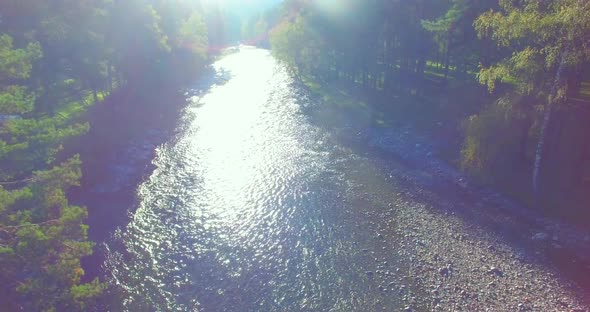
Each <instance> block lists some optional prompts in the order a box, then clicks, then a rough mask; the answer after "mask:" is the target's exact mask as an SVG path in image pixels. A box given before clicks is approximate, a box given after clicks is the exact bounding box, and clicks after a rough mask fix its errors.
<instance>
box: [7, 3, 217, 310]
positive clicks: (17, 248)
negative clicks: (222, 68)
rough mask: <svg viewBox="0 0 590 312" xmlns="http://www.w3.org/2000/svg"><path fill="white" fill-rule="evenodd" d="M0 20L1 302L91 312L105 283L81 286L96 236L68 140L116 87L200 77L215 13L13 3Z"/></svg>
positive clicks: (195, 8) (165, 6)
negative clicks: (71, 198)
mask: <svg viewBox="0 0 590 312" xmlns="http://www.w3.org/2000/svg"><path fill="white" fill-rule="evenodd" d="M0 16H1V18H0V42H1V43H0V118H1V119H0V180H1V181H2V182H0V280H1V281H2V291H1V294H0V302H2V305H3V309H7V310H20V309H24V310H25V311H76V310H85V309H87V308H88V307H89V306H91V303H92V302H93V300H95V299H96V297H97V296H98V295H99V294H100V293H101V291H102V289H103V285H102V284H101V282H99V281H98V279H95V280H93V281H89V282H82V277H83V275H84V270H83V269H82V267H81V265H80V259H81V258H82V257H84V256H87V255H89V254H91V253H92V250H93V244H94V243H93V242H91V241H89V240H88V237H87V230H88V227H87V225H85V220H86V218H87V211H86V208H85V207H78V206H75V205H71V204H69V203H68V197H67V191H68V189H69V188H71V187H72V186H77V185H79V181H80V177H81V174H82V172H81V167H80V166H81V161H82V160H81V159H80V157H79V156H78V155H77V154H76V153H71V151H70V150H69V149H67V148H64V146H67V145H68V144H69V142H71V140H72V139H73V138H75V137H76V136H80V135H82V134H83V133H85V132H87V131H88V129H89V124H88V122H87V116H86V113H87V112H88V110H89V108H90V107H91V106H93V105H98V103H102V102H103V101H104V100H105V99H107V98H108V97H109V96H110V95H111V94H113V93H116V92H118V90H122V89H125V88H130V86H133V87H134V88H142V87H148V84H150V83H151V84H153V83H155V82H150V81H148V79H146V78H145V77H154V79H155V80H159V81H164V80H166V79H171V77H172V75H174V77H175V81H182V80H181V79H179V78H178V77H193V76H194V75H196V74H198V72H199V71H201V70H202V68H203V67H204V65H205V64H206V63H207V62H208V61H207V59H208V57H209V56H208V54H209V51H208V36H207V31H206V29H207V25H206V23H207V22H209V23H215V22H216V21H214V20H211V21H208V20H205V19H204V15H203V9H202V7H200V6H199V5H198V4H197V3H195V2H192V1H139V0H131V1H101V0H97V1H28V0H25V1H22V0H14V1H13V0H8V1H2V4H0ZM17 307H20V308H17Z"/></svg>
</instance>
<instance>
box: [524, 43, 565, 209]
mask: <svg viewBox="0 0 590 312" xmlns="http://www.w3.org/2000/svg"><path fill="white" fill-rule="evenodd" d="M566 55H567V53H564V54H562V55H561V61H560V64H559V67H558V68H557V72H556V74H555V82H554V83H553V87H552V88H551V93H550V97H549V100H548V101H547V105H545V112H544V115H543V124H542V126H541V134H540V136H539V142H538V143H537V151H536V153H535V165H534V166H533V181H532V182H533V192H534V195H535V197H536V199H537V200H538V199H539V198H538V197H539V196H538V195H539V172H540V171H541V162H542V158H543V153H544V152H545V151H544V146H545V140H546V136H547V127H548V125H549V123H550V122H551V114H552V112H553V106H554V105H555V104H556V102H557V100H558V99H557V98H556V97H557V91H558V90H559V86H560V84H561V75H562V72H563V70H564V67H565V57H566Z"/></svg>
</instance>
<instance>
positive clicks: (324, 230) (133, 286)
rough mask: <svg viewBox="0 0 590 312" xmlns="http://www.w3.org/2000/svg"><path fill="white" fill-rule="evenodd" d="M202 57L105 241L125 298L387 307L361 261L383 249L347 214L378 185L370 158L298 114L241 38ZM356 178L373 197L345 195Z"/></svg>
mask: <svg viewBox="0 0 590 312" xmlns="http://www.w3.org/2000/svg"><path fill="white" fill-rule="evenodd" d="M213 67H214V69H215V72H216V77H215V81H214V83H213V84H210V83H202V84H200V85H197V86H196V87H195V89H194V90H192V91H191V92H189V93H187V96H188V97H190V103H191V104H189V105H188V107H186V109H185V112H184V114H183V117H182V119H181V120H180V121H179V124H178V129H177V133H178V134H177V136H176V137H175V138H174V139H172V140H170V141H169V142H167V143H165V144H164V145H162V146H160V147H159V148H157V151H156V157H155V159H154V160H153V162H154V165H155V170H154V172H153V173H152V174H151V176H150V177H149V178H148V179H146V180H145V181H144V182H143V183H142V184H141V185H140V186H139V188H138V198H139V200H138V202H139V203H138V207H136V210H135V211H134V213H133V214H132V216H131V218H130V221H129V224H127V225H126V226H125V227H123V229H122V230H121V231H118V232H117V234H116V237H115V239H114V241H113V242H111V243H110V244H109V245H108V248H107V249H108V251H107V261H106V271H107V272H108V274H109V275H110V276H111V277H112V283H113V284H115V285H117V287H118V288H119V289H121V290H122V294H123V295H122V298H123V301H124V302H123V305H124V307H125V309H127V310H130V311H152V310H155V311H273V310H275V311H289V310H292V311H302V310H304V311H305V310H307V311H328V310H350V309H353V310H364V308H363V307H367V305H375V304H379V305H383V306H387V307H389V308H391V309H395V307H396V306H397V305H398V303H397V301H396V298H395V296H383V294H382V293H381V292H379V291H377V287H378V285H377V284H376V283H373V282H372V278H373V272H372V271H370V270H373V269H375V268H376V267H377V268H379V267H381V266H382V265H383V266H385V265H386V266H387V267H391V268H392V270H393V268H395V267H396V266H395V261H396V260H395V259H393V258H389V257H388V256H383V259H381V260H382V261H383V263H384V264H383V263H378V261H379V260H378V259H377V257H376V256H374V255H371V256H367V253H368V249H367V248H371V249H372V250H373V249H375V245H376V244H377V242H376V241H375V237H374V236H375V235H376V234H375V233H376V232H374V231H367V230H365V229H366V228H367V227H368V226H370V222H371V221H367V220H366V219H367V218H359V214H361V213H362V211H360V210H359V209H358V208H359V206H371V205H376V203H375V201H374V200H372V199H371V198H370V197H373V199H375V200H382V201H383V200H384V201H386V200H387V198H386V197H387V196H391V195H390V193H389V191H388V190H387V187H386V185H387V184H386V183H387V182H386V179H385V178H384V177H383V178H381V177H380V175H381V173H380V171H379V169H378V168H375V166H373V165H372V164H371V163H370V162H368V160H366V159H364V158H363V157H361V156H355V154H354V153H350V151H348V150H346V149H345V148H344V147H342V146H339V145H338V144H337V143H335V142H336V141H335V140H334V138H332V137H331V136H330V134H329V133H328V132H327V131H325V130H322V129H321V128H319V127H317V126H315V125H314V123H312V122H311V121H310V120H309V117H308V116H307V115H306V114H304V109H305V107H309V106H310V105H313V104H314V103H310V101H312V100H311V99H310V97H309V96H307V95H306V94H305V92H304V91H302V90H299V89H298V87H297V84H295V83H294V81H293V79H292V78H291V76H290V75H289V74H288V73H287V71H286V70H285V68H284V67H283V66H281V65H280V64H278V63H277V62H276V61H275V60H274V59H273V58H272V56H271V55H270V53H269V52H268V51H266V50H259V49H254V48H243V49H242V50H241V51H240V52H239V53H236V54H232V55H229V56H227V57H225V58H223V59H222V60H220V61H217V62H216V63H215V64H214V65H213ZM367 179H368V181H364V182H361V180H367ZM363 183H370V184H371V188H372V194H367V193H361V194H358V193H359V192H358V191H356V190H357V189H358V188H359V187H362V185H363ZM380 185H382V186H383V187H380ZM380 192H382V194H379V193H380ZM376 198H379V199H376ZM383 204H384V203H383ZM359 220H361V221H359ZM384 248H385V247H383V249H384ZM379 249H381V247H379ZM371 252H372V251H371ZM387 260H388V261H389V262H386V261H387ZM383 269H384V272H385V267H383ZM386 273H388V274H389V272H386ZM392 274H393V273H392Z"/></svg>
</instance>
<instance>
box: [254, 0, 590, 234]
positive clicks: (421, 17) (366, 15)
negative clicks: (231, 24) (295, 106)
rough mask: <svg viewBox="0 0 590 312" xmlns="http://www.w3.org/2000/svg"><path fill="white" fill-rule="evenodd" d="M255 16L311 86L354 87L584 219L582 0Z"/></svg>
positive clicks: (311, 9)
mask: <svg viewBox="0 0 590 312" xmlns="http://www.w3.org/2000/svg"><path fill="white" fill-rule="evenodd" d="M277 16H278V17H277ZM343 20H346V21H347V22H346V23H343V22H342V21H343ZM251 24H253V25H255V27H254V31H255V32H256V31H257V32H258V33H264V32H265V31H266V32H268V34H269V35H268V36H267V37H263V38H265V39H266V38H268V42H264V41H262V42H261V44H262V45H264V44H270V46H271V47H272V51H273V54H274V55H275V56H276V57H277V58H278V59H280V60H281V61H282V62H284V63H285V64H287V65H288V66H289V68H290V69H291V71H292V72H293V74H294V75H297V76H299V77H300V78H301V79H302V80H303V81H307V83H308V85H310V86H317V85H319V86H320V88H323V87H324V86H335V85H336V86H339V87H336V88H332V89H333V90H332V93H333V92H338V91H341V90H353V89H354V90H357V91H356V94H360V95H361V96H362V97H364V98H367V99H370V100H369V101H371V102H373V103H379V104H378V105H377V107H379V109H380V110H382V111H384V112H385V113H386V114H387V113H389V114H397V115H399V118H400V119H402V120H405V121H406V122H409V123H411V124H413V125H417V126H418V127H419V128H421V130H422V131H425V132H428V133H431V134H433V136H434V137H435V139H436V140H444V141H446V142H448V143H449V144H448V148H447V149H446V151H443V153H442V154H443V155H441V156H442V157H444V158H445V159H447V160H448V161H449V162H451V163H453V164H455V165H456V166H457V167H459V168H461V170H463V171H464V172H465V173H466V174H468V175H470V176H471V177H473V178H474V179H475V181H478V183H481V184H482V185H492V186H493V187H495V188H496V189H500V190H502V191H503V192H505V193H507V194H509V195H511V196H512V197H514V198H516V199H517V200H519V201H520V202H522V203H525V204H526V205H528V206H529V207H531V208H532V209H537V210H541V211H543V212H544V213H548V214H551V215H554V216H559V217H564V218H569V219H571V220H575V221H580V222H581V223H582V224H588V220H590V219H589V218H590V211H589V210H588V203H590V197H589V196H590V141H589V140H588V133H590V132H589V131H590V128H589V127H590V122H589V121H590V110H589V104H590V102H589V100H590V80H589V79H590V76H589V74H590V73H589V69H590V67H589V65H590V62H589V61H590V47H589V45H590V2H588V1H578V0H500V1H494V0H450V1H427V0H417V1H394V0H392V1H352V0H351V1H325V2H318V1H297V0H295V1H286V2H284V4H283V6H282V7H281V9H280V10H278V11H275V12H269V13H267V14H266V15H263V16H261V17H260V19H259V20H258V21H256V22H252V23H251ZM265 25H273V26H272V27H267V28H266V29H265V28H264V26H265ZM256 27H258V28H256ZM324 89H326V88H324ZM441 125H444V126H443V127H440V126H441ZM445 133H446V134H445Z"/></svg>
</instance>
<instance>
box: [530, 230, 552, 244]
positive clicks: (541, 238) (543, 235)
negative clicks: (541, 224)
mask: <svg viewBox="0 0 590 312" xmlns="http://www.w3.org/2000/svg"><path fill="white" fill-rule="evenodd" d="M547 238H549V235H547V233H543V232H539V233H537V234H535V235H533V237H532V239H533V240H534V241H538V242H540V241H544V240H546V239H547Z"/></svg>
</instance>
